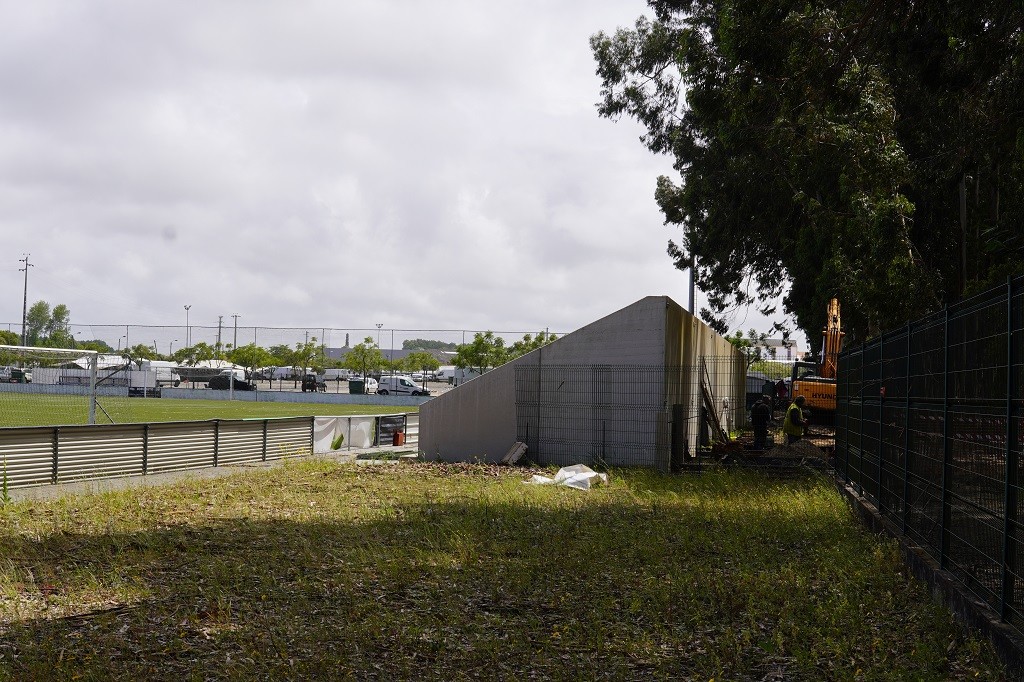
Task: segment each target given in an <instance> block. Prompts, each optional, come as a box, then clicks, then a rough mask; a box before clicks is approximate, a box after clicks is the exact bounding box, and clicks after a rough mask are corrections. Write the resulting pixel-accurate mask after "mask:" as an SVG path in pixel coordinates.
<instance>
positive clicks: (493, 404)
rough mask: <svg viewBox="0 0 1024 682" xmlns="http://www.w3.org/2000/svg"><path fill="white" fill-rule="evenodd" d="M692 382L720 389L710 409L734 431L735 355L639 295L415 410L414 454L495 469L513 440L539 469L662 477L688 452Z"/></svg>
mask: <svg viewBox="0 0 1024 682" xmlns="http://www.w3.org/2000/svg"><path fill="white" fill-rule="evenodd" d="M704 358H715V361H714V362H710V363H709V362H705V361H703V359H704ZM630 372H632V373H633V374H634V375H635V379H634V380H633V381H634V384H632V385H630V384H629V383H628V376H630V375H629V373H630ZM616 373H618V374H616ZM623 373H626V376H627V380H626V381H625V382H624V381H622V380H621V379H619V380H614V379H612V376H613V375H615V376H620V377H621V376H622V374H623ZM701 374H703V375H704V377H705V381H704V383H705V385H706V386H710V387H726V388H724V389H722V388H719V389H718V390H712V391H711V393H712V394H714V393H717V394H718V395H714V396H713V402H714V403H715V410H716V413H718V414H719V417H720V418H721V419H722V420H723V421H724V422H726V423H734V424H735V425H737V426H738V425H739V423H740V422H742V421H743V414H744V413H743V400H742V396H743V395H744V377H745V364H744V361H743V357H742V355H741V354H740V353H739V352H738V351H736V350H735V349H734V348H733V346H732V345H731V344H730V343H729V342H728V341H727V340H725V339H724V338H722V337H721V336H719V335H718V334H716V333H715V332H713V331H712V330H711V328H710V327H708V326H707V325H705V324H704V323H703V322H701V321H700V320H698V319H697V318H695V317H693V316H692V315H690V314H689V313H688V312H687V311H685V310H683V308H681V307H680V306H679V305H678V304H676V303H675V302H674V301H672V300H671V299H669V298H668V297H666V296H649V297H647V298H644V299H641V300H639V301H637V302H636V303H634V304H632V305H630V306H627V307H626V308H623V309H622V310H619V311H618V312H615V313H612V314H611V315H608V316H607V317H605V318H602V319H600V320H598V321H596V322H593V323H591V324H589V325H587V326H585V327H583V328H581V329H579V330H577V331H575V332H573V333H571V334H568V335H566V336H564V337H562V338H560V339H558V340H557V341H555V342H553V343H551V344H549V345H547V346H545V347H543V348H540V349H538V350H535V351H533V352H531V353H528V354H527V355H524V356H522V357H520V358H517V359H515V360H513V361H512V362H509V363H507V364H505V365H502V366H501V367H498V368H496V369H493V370H491V371H489V372H487V373H486V374H484V375H483V376H481V377H478V378H476V379H473V380H472V381H469V382H467V383H465V384H463V385H462V386H459V387H457V388H455V389H453V390H451V391H449V392H448V393H445V394H443V395H440V396H438V397H437V398H434V399H432V400H430V401H429V402H427V403H425V404H424V405H423V406H422V407H421V408H420V415H421V422H420V424H421V427H420V450H421V452H422V453H423V455H424V456H425V457H427V458H428V459H441V460H445V461H471V460H482V461H487V462H496V461H499V460H500V459H501V458H502V457H503V456H504V455H505V453H506V452H507V451H508V450H509V448H511V447H512V445H513V443H515V442H516V441H523V442H526V443H527V445H528V446H529V447H530V451H529V456H530V457H531V458H532V459H534V460H535V461H538V460H539V461H540V462H542V463H550V464H559V465H564V464H577V463H592V462H595V461H598V460H601V461H604V462H606V463H608V464H612V465H640V466H651V467H656V468H659V469H663V470H667V469H669V468H671V467H672V466H673V465H676V464H679V463H681V460H682V457H684V456H685V455H686V454H687V453H693V452H694V451H695V448H696V446H697V441H698V437H699V434H700V428H699V423H698V422H699V420H698V418H697V416H698V415H699V414H700V409H701V405H702V404H703V401H702V399H701V389H700V387H701V376H699V375H701ZM566 386H568V387H569V388H568V389H565V387H566ZM570 393H571V395H570ZM562 396H565V397H564V398H563V397H562ZM609 425H611V427H612V428H611V429H609V428H608V427H609Z"/></svg>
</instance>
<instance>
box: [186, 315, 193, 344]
mask: <svg viewBox="0 0 1024 682" xmlns="http://www.w3.org/2000/svg"><path fill="white" fill-rule="evenodd" d="M191 307H192V306H191V305H187V306H185V346H186V347H188V346H191V345H192V344H191V343H190V341H191V337H192V332H191V331H190V330H189V328H188V309H189V308H191Z"/></svg>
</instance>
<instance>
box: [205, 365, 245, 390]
mask: <svg viewBox="0 0 1024 682" xmlns="http://www.w3.org/2000/svg"><path fill="white" fill-rule="evenodd" d="M232 372H234V375H235V390H236V391H255V390H256V384H255V383H253V382H251V381H247V380H246V379H245V374H244V373H243V372H242V371H241V370H237V369H236V370H230V369H226V370H224V371H223V372H221V373H220V374H218V375H217V376H215V377H213V378H212V379H210V383H209V386H210V388H212V389H214V390H216V391H227V390H230V388H231V374H232Z"/></svg>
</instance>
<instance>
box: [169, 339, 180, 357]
mask: <svg viewBox="0 0 1024 682" xmlns="http://www.w3.org/2000/svg"><path fill="white" fill-rule="evenodd" d="M177 342H178V339H174V341H171V345H170V346H168V348H167V356H168V357H170V356H172V355H174V344H176V343H177Z"/></svg>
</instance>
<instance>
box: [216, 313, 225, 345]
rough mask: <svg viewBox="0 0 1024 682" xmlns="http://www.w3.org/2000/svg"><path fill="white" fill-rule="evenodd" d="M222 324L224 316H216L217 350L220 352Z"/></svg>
mask: <svg viewBox="0 0 1024 682" xmlns="http://www.w3.org/2000/svg"><path fill="white" fill-rule="evenodd" d="M223 324H224V316H223V315H218V316H217V350H220V328H221V326H222V325H223Z"/></svg>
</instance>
